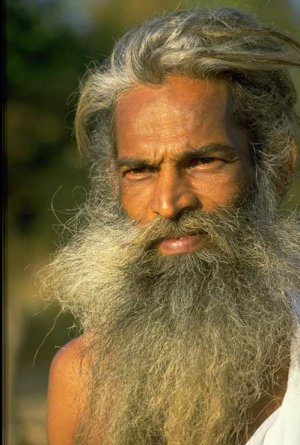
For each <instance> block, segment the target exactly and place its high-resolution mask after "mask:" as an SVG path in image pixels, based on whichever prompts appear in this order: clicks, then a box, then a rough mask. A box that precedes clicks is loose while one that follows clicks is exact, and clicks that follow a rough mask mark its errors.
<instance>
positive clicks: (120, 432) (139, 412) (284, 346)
mask: <svg viewBox="0 0 300 445" xmlns="http://www.w3.org/2000/svg"><path fill="white" fill-rule="evenodd" d="M103 212H104V211H103V209H102V210H101V209H97V210H95V209H93V210H91V211H89V212H88V213H89V218H90V219H89V223H88V224H87V226H86V227H85V228H84V229H83V230H82V231H80V232H79V233H78V234H77V235H76V236H75V237H74V239H73V241H72V243H70V244H69V245H68V246H67V247H66V248H64V249H63V250H62V251H61V252H60V253H59V254H58V256H57V258H56V259H55V260H54V261H53V262H52V264H51V265H50V267H49V270H48V277H47V280H46V281H47V284H48V287H47V289H48V292H51V294H52V295H53V294H55V296H56V298H58V299H59V301H60V302H61V304H62V307H63V309H64V310H70V311H71V312H72V313H73V314H74V316H75V317H76V318H77V319H78V320H79V322H80V324H81V326H82V328H83V330H84V331H85V332H89V333H90V340H89V344H88V347H87V350H86V354H87V356H89V357H90V376H89V388H87V391H88V396H89V399H88V405H87V409H86V411H85V413H86V416H85V417H84V418H83V422H82V425H81V428H80V429H79V433H80V437H81V440H82V443H87V442H88V437H93V444H96V443H99V444H100V443H101V444H104V445H106V444H109V445H146V444H147V445H150V444H151V445H159V444H168V445H186V444H188V445H194V444H195V445H229V444H231V443H232V444H240V443H243V442H241V440H244V438H245V436H244V435H243V439H241V437H242V436H241V434H244V432H245V431H246V430H247V425H248V426H251V422H253V420H254V419H251V417H250V416H249V410H250V408H251V407H252V406H253V405H254V404H255V403H256V402H257V401H258V400H259V399H260V398H261V397H262V396H263V395H264V394H265V393H266V391H267V390H268V388H269V387H270V384H274V382H275V379H276V375H277V373H278V370H279V369H280V368H281V367H282V363H286V362H287V359H288V355H289V347H290V342H291V337H292V332H293V328H294V324H295V315H294V305H295V300H294V296H295V295H296V294H297V292H298V290H299V288H300V280H299V264H300V255H299V244H300V243H299V241H300V237H299V230H298V224H297V222H296V221H295V219H294V218H293V217H290V218H278V219H277V220H276V221H274V220H272V221H266V220H265V219H263V218H259V217H258V216H257V215H255V214H252V211H251V210H248V211H245V210H242V209H234V210H230V211H228V210H221V211H220V212H219V213H218V215H207V214H203V213H202V212H189V213H186V214H183V215H182V217H181V218H180V220H179V221H178V222H172V221H165V220H160V219H158V220H156V221H154V222H153V223H151V224H149V225H148V226H147V227H145V228H140V227H137V225H136V224H134V223H133V222H130V221H128V220H127V219H126V218H123V217H122V216H116V214H113V215H105V214H104V213H103ZM199 230H200V231H203V232H205V233H206V234H207V237H208V239H209V243H208V245H207V247H205V248H203V249H202V250H199V251H198V252H195V253H193V254H186V255H179V256H177V255H175V256H170V257H165V256H162V255H159V254H158V253H157V242H158V240H159V239H161V238H163V237H165V236H169V237H170V236H183V235H188V234H193V233H195V231H196V232H199ZM242 431H243V433H241V432H242Z"/></svg>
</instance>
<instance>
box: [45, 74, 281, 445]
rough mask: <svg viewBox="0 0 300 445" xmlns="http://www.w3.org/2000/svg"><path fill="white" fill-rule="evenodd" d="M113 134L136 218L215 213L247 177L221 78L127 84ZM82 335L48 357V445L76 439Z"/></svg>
mask: <svg viewBox="0 0 300 445" xmlns="http://www.w3.org/2000/svg"><path fill="white" fill-rule="evenodd" d="M116 138H117V149H118V150H117V160H116V168H117V172H118V188H119V190H120V199H121V203H122V206H123V208H124V210H125V212H126V213H127V215H128V216H129V217H130V218H132V219H134V220H136V221H138V223H139V224H141V225H143V224H147V223H149V222H150V221H152V220H153V219H155V218H157V217H158V216H160V217H162V218H168V219H176V218H179V217H180V214H181V212H183V211H192V210H195V209H201V210H202V211H204V212H210V213H215V212H218V209H219V208H220V207H231V206H233V205H234V203H235V201H236V199H237V198H238V197H239V196H241V195H242V194H243V193H244V192H245V190H246V188H247V187H249V186H251V185H252V184H253V181H254V177H255V166H254V164H253V161H252V157H251V153H250V149H249V143H248V139H247V136H246V134H245V133H244V132H243V131H242V130H241V129H240V128H238V126H237V125H236V122H235V119H234V116H233V114H232V103H231V97H230V92H229V90H228V87H227V85H226V84H225V83H224V82H221V81H218V82H217V81H205V80H193V79H190V78H184V77H170V78H168V79H167V80H166V82H165V83H164V84H163V85H160V86H146V85H136V86H134V87H132V89H130V90H129V91H127V92H126V93H124V94H123V95H122V96H121V97H120V99H119V101H118V103H117V107H116ZM207 242H209V240H207V238H206V236H205V235H203V234H195V235H192V236H190V237H185V238H180V239H170V238H166V239H163V240H161V242H160V243H159V245H158V253H159V254H161V255H176V254H184V253H190V252H193V251H194V250H196V249H201V248H202V246H204V245H205V244H206V243H207ZM85 342H86V337H85V336H83V337H80V338H78V339H76V340H74V341H72V342H70V343H69V344H68V345H67V346H66V347H65V348H63V349H62V350H61V351H60V352H59V353H58V354H57V356H56V357H55V359H54V361H53V364H52V367H51V372H50V382H49V397H48V416H47V419H48V439H49V444H50V445H61V444H65V445H67V444H69V445H75V442H74V433H75V431H76V427H77V425H78V423H79V419H80V412H81V410H82V405H83V403H84V394H85V385H86V376H87V369H86V368H87V365H86V363H85V362H84V361H83V362H82V363H81V361H80V357H81V350H82V347H83V346H84V344H85ZM79 363H80V364H81V366H79ZM287 372H288V363H285V364H283V366H282V369H281V370H279V371H278V376H277V382H278V383H277V384H276V385H273V384H270V385H268V389H267V391H266V394H265V395H264V396H262V398H261V400H260V401H259V402H258V403H257V404H256V405H255V406H254V407H252V408H251V410H250V411H249V419H251V425H250V426H249V428H246V429H245V431H244V432H243V438H241V443H246V441H247V440H248V439H249V438H250V437H251V436H252V435H253V433H254V432H255V431H256V430H257V428H258V427H259V426H260V425H261V424H262V422H263V421H264V420H265V419H266V418H267V417H268V416H269V415H270V414H272V412H274V411H275V410H276V409H277V408H278V406H280V404H281V402H282V399H283V396H284V393H285V390H286V385H287ZM79 394H80V395H81V397H80V398H79V397H78V396H79Z"/></svg>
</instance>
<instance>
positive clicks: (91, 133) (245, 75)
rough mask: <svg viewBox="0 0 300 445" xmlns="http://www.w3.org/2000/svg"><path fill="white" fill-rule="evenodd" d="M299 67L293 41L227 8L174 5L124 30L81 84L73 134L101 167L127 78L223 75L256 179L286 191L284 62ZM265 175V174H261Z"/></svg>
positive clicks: (288, 109)
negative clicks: (106, 57) (176, 7)
mask: <svg viewBox="0 0 300 445" xmlns="http://www.w3.org/2000/svg"><path fill="white" fill-rule="evenodd" d="M295 66H298V67H299V66H300V44H299V43H297V42H296V41H294V40H293V39H292V38H291V37H289V36H288V35H286V34H284V33H282V32H280V31H277V30H275V29H273V28H270V27H267V26H265V25H263V24H260V23H259V22H257V20H256V19H255V18H254V17H253V16H251V15H249V14H248V13H246V12H243V11H241V10H238V9H234V8H221V9H213V10H200V9H195V10H180V11H176V12H173V13H171V14H168V15H165V16H161V17H155V18H151V19H150V20H147V21H146V22H145V23H144V24H142V25H141V26H139V27H136V28H134V29H133V30H131V31H129V32H127V33H126V34H125V35H124V36H123V37H122V38H121V39H120V40H119V41H118V42H117V43H116V45H115V48H114V50H113V53H112V55H111V57H110V59H109V60H107V61H106V63H105V64H104V65H103V66H101V67H97V66H94V67H93V68H91V69H89V70H88V72H87V75H86V77H85V79H84V80H83V82H82V85H81V94H80V98H79V102H78V107H77V114H76V119H75V135H76V139H77V143H78V147H79V149H80V151H81V152H84V153H86V154H87V158H88V159H89V161H90V162H91V164H92V166H93V167H94V168H95V169H96V170H97V171H98V172H99V170H101V169H102V170H101V174H102V175H103V173H104V166H105V165H106V163H107V159H108V158H113V157H114V156H115V154H116V147H115V142H114V108H115V104H116V101H117V99H118V97H119V95H120V94H121V93H122V92H123V91H124V90H126V89H128V88H130V87H132V86H133V85H134V84H136V83H139V84H154V85H155V84H156V85H160V84H163V82H164V80H165V78H166V76H168V75H182V76H189V77H192V78H199V79H212V80H213V79H223V80H225V81H226V82H227V83H228V86H229V88H230V91H231V94H232V97H233V111H234V115H235V118H236V120H237V122H238V125H239V126H240V127H241V128H243V130H244V131H246V133H247V135H248V139H249V143H250V147H251V150H252V155H253V158H254V161H255V163H256V172H257V173H256V174H257V180H258V181H259V180H260V177H263V175H262V172H267V175H265V176H264V179H262V180H263V181H265V182H266V187H268V189H270V190H273V192H275V193H274V195H276V205H277V204H278V203H279V202H280V201H281V200H282V198H283V197H284V196H285V195H286V193H287V191H288V189H289V185H290V182H291V179H292V173H293V168H291V167H292V165H293V164H295V162H294V161H295V144H294V141H295V133H296V131H297V127H298V125H299V120H298V117H297V115H296V113H295V110H294V105H295V103H296V92H295V88H294V85H293V83H292V81H291V78H290V75H289V73H288V68H290V67H295ZM266 178H267V179H266Z"/></svg>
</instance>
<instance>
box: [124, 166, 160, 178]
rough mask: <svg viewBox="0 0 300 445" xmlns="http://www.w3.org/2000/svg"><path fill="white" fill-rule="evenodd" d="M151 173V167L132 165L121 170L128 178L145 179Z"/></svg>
mask: <svg viewBox="0 0 300 445" xmlns="http://www.w3.org/2000/svg"><path fill="white" fill-rule="evenodd" d="M152 173H153V169H152V168H151V167H134V168H130V169H127V170H125V171H124V172H123V176H125V177H126V178H128V179H145V178H148V177H149V176H150V175H151V174H152Z"/></svg>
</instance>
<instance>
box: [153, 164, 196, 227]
mask: <svg viewBox="0 0 300 445" xmlns="http://www.w3.org/2000/svg"><path fill="white" fill-rule="evenodd" d="M201 207H202V206H201V202H200V200H199V198H198V196H197V195H196V194H195V193H194V191H193V190H192V187H191V186H190V185H189V183H188V181H187V180H186V178H185V177H184V175H183V174H180V172H178V171H177V170H176V168H175V167H172V166H166V167H165V168H162V169H161V170H160V172H159V173H158V175H157V180H156V184H155V187H154V191H153V195H152V201H151V210H152V212H153V213H154V214H155V215H159V216H161V217H163V218H168V219H174V218H176V217H177V216H178V215H179V214H180V213H181V212H182V211H184V210H195V209H199V208H201Z"/></svg>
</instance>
